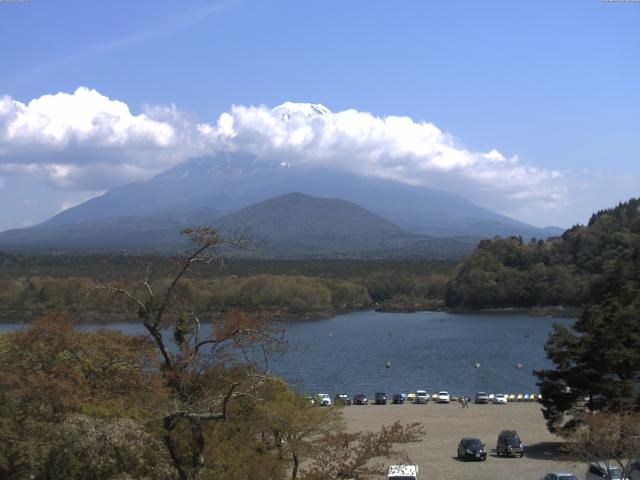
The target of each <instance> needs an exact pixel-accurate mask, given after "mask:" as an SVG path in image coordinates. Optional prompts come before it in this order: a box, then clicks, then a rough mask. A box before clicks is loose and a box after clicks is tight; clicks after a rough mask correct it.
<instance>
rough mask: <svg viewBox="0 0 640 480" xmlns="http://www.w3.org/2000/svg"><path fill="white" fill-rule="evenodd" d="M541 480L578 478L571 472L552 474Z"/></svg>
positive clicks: (573, 479) (574, 479) (576, 479)
mask: <svg viewBox="0 0 640 480" xmlns="http://www.w3.org/2000/svg"><path fill="white" fill-rule="evenodd" d="M540 480H578V477H576V476H575V475H574V474H573V473H569V472H552V473H547V474H546V475H545V476H544V477H542V478H541V479H540Z"/></svg>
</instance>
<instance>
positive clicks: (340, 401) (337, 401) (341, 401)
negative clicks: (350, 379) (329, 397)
mask: <svg viewBox="0 0 640 480" xmlns="http://www.w3.org/2000/svg"><path fill="white" fill-rule="evenodd" d="M333 404H334V405H351V399H350V398H349V396H348V395H347V394H345V393H336V396H335V397H333Z"/></svg>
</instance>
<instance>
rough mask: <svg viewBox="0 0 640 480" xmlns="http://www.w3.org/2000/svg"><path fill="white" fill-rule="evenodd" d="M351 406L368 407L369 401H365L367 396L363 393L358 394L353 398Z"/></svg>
mask: <svg viewBox="0 0 640 480" xmlns="http://www.w3.org/2000/svg"><path fill="white" fill-rule="evenodd" d="M353 404H354V405H369V400H367V396H366V395H364V394H363V393H358V394H357V395H354V396H353Z"/></svg>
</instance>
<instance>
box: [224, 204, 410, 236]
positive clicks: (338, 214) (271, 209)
mask: <svg viewBox="0 0 640 480" xmlns="http://www.w3.org/2000/svg"><path fill="white" fill-rule="evenodd" d="M214 225H215V226H216V227H218V228H220V229H221V230H223V231H232V230H242V229H245V228H246V229H248V230H249V231H250V234H254V235H255V236H257V237H260V238H267V239H292V238H299V239H302V238H306V239H309V238H323V237H324V238H340V237H364V236H367V235H376V236H380V235H386V236H391V235H400V234H403V233H404V232H402V230H401V229H400V228H399V227H397V226H396V225H394V224H393V223H391V222H389V221H388V220H385V219H384V218H382V217H380V216H379V215H376V214H375V213H372V212H370V211H369V210H366V209H364V208H362V207H360V206H358V205H356V204H355V203H352V202H347V201H345V200H339V199H335V198H318V197H311V196H309V195H304V194H302V193H289V194H286V195H282V196H279V197H275V198H271V199H269V200H265V201H264V202H260V203H257V204H255V205H251V206H249V207H245V208H243V209H240V210H238V211H237V212H235V213H232V214H230V215H227V216H224V217H222V218H220V219H218V220H216V221H215V222H214Z"/></svg>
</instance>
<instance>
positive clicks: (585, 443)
mask: <svg viewBox="0 0 640 480" xmlns="http://www.w3.org/2000/svg"><path fill="white" fill-rule="evenodd" d="M581 420H582V421H581V423H580V425H579V426H577V427H576V429H575V430H574V431H573V432H572V433H571V434H570V436H569V440H570V442H569V444H568V449H569V453H570V455H571V456H572V457H573V458H576V459H580V460H583V461H586V462H587V463H591V462H602V463H603V464H604V465H605V467H606V469H607V474H609V473H610V471H609V470H610V469H611V468H613V467H614V466H617V467H619V468H620V470H621V471H622V474H623V475H622V476H623V478H627V477H628V476H629V473H630V471H631V468H632V462H633V461H634V460H635V459H636V458H637V456H638V454H639V453H640V414H637V413H605V412H602V413H600V412H598V413H591V414H587V415H584V416H583V417H582V419H581ZM609 478H612V477H611V475H609Z"/></svg>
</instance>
